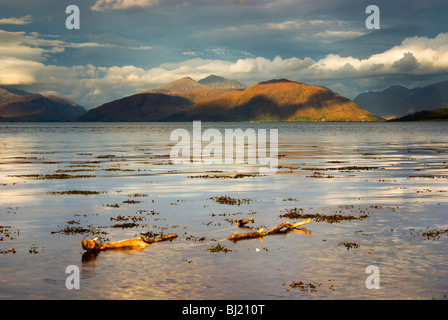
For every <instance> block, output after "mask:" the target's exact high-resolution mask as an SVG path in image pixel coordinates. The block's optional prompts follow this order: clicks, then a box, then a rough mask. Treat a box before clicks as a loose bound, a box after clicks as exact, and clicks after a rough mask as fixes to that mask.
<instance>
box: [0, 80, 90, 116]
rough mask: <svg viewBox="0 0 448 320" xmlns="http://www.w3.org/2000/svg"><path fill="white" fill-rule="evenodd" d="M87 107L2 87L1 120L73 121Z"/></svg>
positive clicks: (0, 94)
mask: <svg viewBox="0 0 448 320" xmlns="http://www.w3.org/2000/svg"><path fill="white" fill-rule="evenodd" d="M85 112H86V109H84V108H83V107H81V106H79V105H78V104H76V103H74V102H73V101H70V100H66V99H62V98H60V97H57V96H54V95H49V96H46V97H45V96H43V95H40V94H36V93H30V92H26V91H22V90H18V89H10V88H0V121H37V122H38V121H73V120H75V119H77V118H78V117H79V116H81V115H83V114H84V113H85Z"/></svg>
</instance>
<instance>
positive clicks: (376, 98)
mask: <svg viewBox="0 0 448 320" xmlns="http://www.w3.org/2000/svg"><path fill="white" fill-rule="evenodd" d="M353 102H355V103H356V104H358V105H359V106H360V107H361V108H364V109H366V110H367V111H370V112H372V113H374V114H376V115H378V116H380V117H382V118H385V119H393V118H401V117H403V116H405V115H408V114H411V113H414V112H418V111H423V110H435V109H439V108H447V107H448V81H442V82H438V83H435V84H431V85H429V86H426V87H423V88H414V89H408V88H406V87H403V86H392V87H389V88H387V89H384V90H382V91H376V92H365V93H362V94H360V95H358V96H357V97H356V98H355V99H353Z"/></svg>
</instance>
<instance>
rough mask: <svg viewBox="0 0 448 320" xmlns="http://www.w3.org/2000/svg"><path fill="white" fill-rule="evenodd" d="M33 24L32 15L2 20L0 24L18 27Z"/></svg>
mask: <svg viewBox="0 0 448 320" xmlns="http://www.w3.org/2000/svg"><path fill="white" fill-rule="evenodd" d="M31 22H33V17H32V16H31V15H27V16H24V17H21V18H14V17H12V18H2V19H0V24H16V25H24V24H29V23H31Z"/></svg>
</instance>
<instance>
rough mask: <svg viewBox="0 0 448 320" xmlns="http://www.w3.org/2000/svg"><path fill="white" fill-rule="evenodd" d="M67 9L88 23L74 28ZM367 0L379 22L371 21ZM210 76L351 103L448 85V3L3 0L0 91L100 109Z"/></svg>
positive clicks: (377, 0) (389, 0)
mask: <svg viewBox="0 0 448 320" xmlns="http://www.w3.org/2000/svg"><path fill="white" fill-rule="evenodd" d="M70 5H76V6H77V7H78V8H79V29H68V28H67V27H66V20H67V19H68V20H69V22H73V20H71V18H72V11H69V13H66V9H67V7H68V6H70ZM369 5H376V6H377V8H378V9H379V20H378V19H376V20H375V22H376V21H378V22H379V29H371V28H367V26H366V20H369V19H370V18H372V16H371V15H372V13H373V12H371V11H368V12H367V13H366V8H367V7H368V6H369ZM369 21H370V22H372V21H371V20H369ZM210 74H215V75H219V76H223V77H226V78H229V79H234V80H238V81H240V82H242V83H244V84H245V85H246V86H250V85H252V84H254V83H256V82H260V81H266V80H271V79H278V78H285V79H289V80H295V81H300V82H303V83H307V84H313V85H320V86H324V87H327V88H329V89H331V90H333V91H335V92H337V93H339V94H341V95H343V96H345V97H348V98H350V99H353V98H355V97H356V96H357V95H358V94H359V93H362V92H365V91H376V90H382V89H384V88H386V87H389V86H392V85H404V86H406V87H409V88H414V87H421V86H426V85H429V84H432V83H436V82H438V81H443V80H448V1H446V0H419V1H415V0H367V1H366V0H184V1H182V0H181V1H174V0H68V1H67V0H39V1H35V0H21V1H17V0H0V86H3V87H13V88H19V89H22V90H26V91H29V92H35V93H40V94H43V95H49V94H53V95H57V96H60V97H63V98H67V99H70V100H73V101H75V102H76V103H78V104H80V105H82V106H84V107H85V108H86V109H91V108H94V107H97V106H100V105H102V104H104V103H106V102H109V101H111V100H115V99H119V98H122V97H124V96H129V95H132V94H135V93H139V92H142V91H145V90H149V89H153V88H157V87H160V86H162V85H165V84H167V83H169V82H171V81H174V80H177V79H179V78H182V77H186V76H189V77H191V78H193V79H195V80H200V79H202V78H205V77H207V76H208V75H210Z"/></svg>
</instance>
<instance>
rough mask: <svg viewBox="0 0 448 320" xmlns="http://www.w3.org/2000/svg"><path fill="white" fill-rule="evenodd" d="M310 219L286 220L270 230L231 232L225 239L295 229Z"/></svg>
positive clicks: (237, 238) (244, 237)
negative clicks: (290, 221)
mask: <svg viewBox="0 0 448 320" xmlns="http://www.w3.org/2000/svg"><path fill="white" fill-rule="evenodd" d="M310 222H311V219H306V220H303V221H300V222H297V223H292V224H291V223H289V222H287V221H284V222H283V223H281V224H280V225H278V226H277V227H275V228H272V229H270V230H267V231H264V228H261V229H259V230H257V231H254V232H248V233H240V234H238V233H236V232H235V233H234V234H232V235H231V236H230V237H228V238H227V239H226V240H232V241H237V240H242V239H250V238H261V237H264V236H267V235H270V234H274V233H279V232H281V230H282V229H284V228H286V230H292V229H295V228H297V227H301V226H303V225H305V224H307V223H310Z"/></svg>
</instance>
